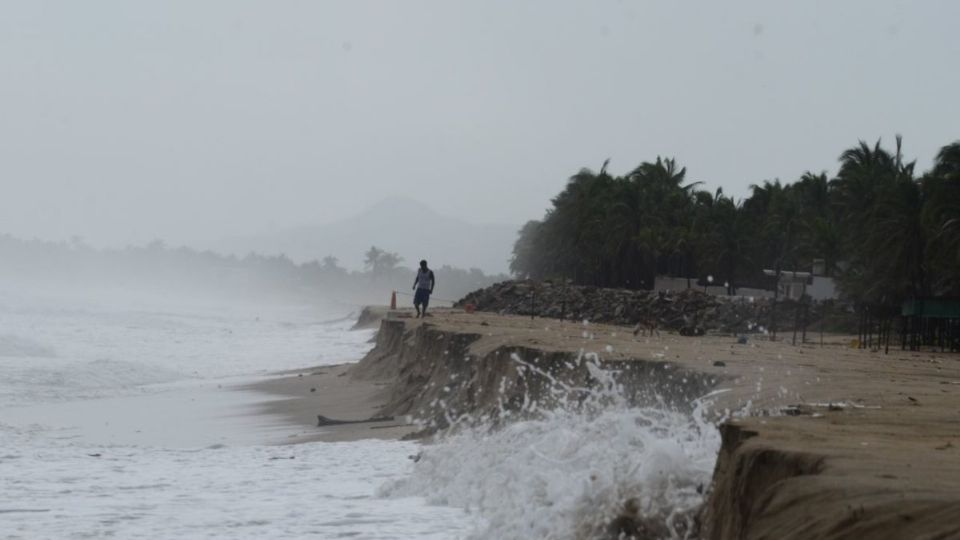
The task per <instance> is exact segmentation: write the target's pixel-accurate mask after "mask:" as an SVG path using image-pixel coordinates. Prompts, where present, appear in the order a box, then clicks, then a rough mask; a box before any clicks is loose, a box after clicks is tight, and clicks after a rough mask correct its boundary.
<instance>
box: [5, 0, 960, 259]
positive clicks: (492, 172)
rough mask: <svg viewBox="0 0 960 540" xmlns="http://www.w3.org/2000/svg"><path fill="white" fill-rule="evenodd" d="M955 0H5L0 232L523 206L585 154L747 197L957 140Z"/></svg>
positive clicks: (522, 211)
mask: <svg viewBox="0 0 960 540" xmlns="http://www.w3.org/2000/svg"><path fill="white" fill-rule="evenodd" d="M957 21H960V2H955V1H952V0H943V1H903V2H894V1H880V0H864V1H859V2H854V1H844V2H835V1H821V2H810V1H805V2H790V3H787V2H771V1H767V0H763V1H755V2H716V1H709V2H707V1H704V2H688V3H684V4H683V6H680V5H679V3H676V2H668V1H663V2H629V1H622V2H598V1H589V2H584V1H579V0H577V1H562V2H561V1H556V0H550V1H542V2H532V1H530V2H525V1H517V0H506V1H499V2H492V1H486V0H485V1H476V2H470V3H468V2H457V1H449V0H442V1H440V0H438V1H435V2H411V1H407V0H404V1H399V0H394V1H385V2H364V1H356V0H349V1H342V2H324V1H318V0H305V1H267V0H263V1H257V2H251V1H239V0H223V1H197V0H189V1H181V2H173V1H155V2H149V3H148V2H129V1H127V0H119V1H114V2H107V1H84V2H77V1H75V0H64V1H61V2H44V1H37V0H23V1H19V2H13V1H3V2H0V77H2V78H0V187H2V194H0V195H2V196H0V232H5V233H11V234H14V235H18V236H28V237H29V236H38V237H42V238H51V239H61V238H68V237H70V236H71V235H74V234H77V235H81V236H83V237H85V238H86V239H88V240H89V241H91V242H93V243H95V244H98V245H104V244H114V245H117V244H125V243H128V242H144V241H148V240H150V239H152V238H157V237H159V238H163V239H166V240H168V241H169V242H171V243H188V244H193V245H203V244H205V243H208V242H212V241H214V240H216V239H218V238H220V237H223V236H228V235H234V234H246V233H254V232H260V231H264V230H267V229H270V228H278V227H286V226H291V225H301V224H308V223H317V222H323V221H330V220H334V219H338V218H342V217H346V216H349V215H351V214H354V213H357V212H359V211H360V210H362V209H363V208H365V207H367V206H370V205H372V204H373V203H375V202H377V201H378V200H379V199H381V198H384V197H386V196H388V195H397V194H407V195H410V196H412V197H414V198H417V199H419V200H421V201H423V202H425V203H427V204H429V205H431V206H432V207H434V208H436V209H437V210H439V211H441V212H443V213H446V214H450V215H454V216H461V217H463V218H464V219H467V220H470V221H474V222H489V223H516V224H519V223H522V222H524V221H526V220H527V219H530V218H537V217H540V216H541V215H542V213H543V210H544V209H545V207H546V206H547V204H548V201H549V199H550V197H552V196H553V195H555V194H556V192H558V191H559V190H560V189H561V188H562V187H563V185H564V183H565V180H566V178H567V177H569V176H570V175H571V174H573V173H575V172H576V171H577V170H578V169H579V168H580V167H582V166H590V167H592V168H595V169H597V168H599V167H600V165H601V164H602V162H603V160H604V159H606V158H607V157H610V158H612V161H611V165H610V169H611V170H612V171H613V172H616V173H622V172H626V171H627V170H629V169H630V168H632V167H633V166H635V165H636V164H637V163H639V162H640V161H642V160H652V159H654V158H655V157H656V156H657V155H664V156H676V158H677V159H678V160H679V161H680V163H681V164H683V165H686V166H687V167H688V170H689V178H690V179H691V180H700V181H704V182H705V183H706V184H707V187H708V188H709V189H714V188H716V187H717V186H723V188H724V190H725V191H727V192H728V193H734V194H736V195H745V194H746V193H747V186H748V185H749V184H752V183H758V182H761V181H762V180H764V179H773V178H780V179H782V180H794V179H795V178H797V177H798V176H799V175H800V174H802V173H803V172H804V171H805V170H807V169H812V170H814V171H820V170H825V169H826V170H831V171H833V170H835V163H836V158H837V156H838V155H839V153H840V152H841V151H842V150H843V149H844V148H846V147H849V146H851V145H853V144H855V143H856V142H857V140H858V139H867V140H870V141H873V140H875V139H876V138H878V137H881V136H882V137H883V138H884V140H885V141H887V142H889V143H891V144H892V142H893V138H894V135H895V134H896V133H902V134H903V135H904V137H905V146H906V153H907V155H908V156H911V157H916V158H918V159H919V166H920V168H921V169H923V168H926V167H928V166H929V164H930V162H931V160H932V158H933V156H934V154H935V153H936V151H937V150H938V148H939V147H940V146H942V145H944V144H947V143H949V142H951V141H954V140H956V139H958V138H960V106H958V102H960V100H958V99H957V92H958V89H960V69H958V65H960V64H958V62H960V60H958V59H960V37H958V35H960V33H958V32H957V30H956V23H957Z"/></svg>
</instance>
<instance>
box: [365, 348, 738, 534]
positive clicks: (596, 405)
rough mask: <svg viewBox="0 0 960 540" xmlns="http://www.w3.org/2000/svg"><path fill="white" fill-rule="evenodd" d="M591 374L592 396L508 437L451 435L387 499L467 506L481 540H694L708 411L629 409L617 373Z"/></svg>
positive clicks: (473, 431)
mask: <svg viewBox="0 0 960 540" xmlns="http://www.w3.org/2000/svg"><path fill="white" fill-rule="evenodd" d="M514 360H515V361H518V359H516V358H515V359H514ZM588 368H589V369H590V372H591V376H592V377H593V378H594V380H596V381H600V383H601V384H600V385H598V386H597V387H595V388H592V389H583V388H569V387H565V388H563V389H562V390H563V391H564V392H565V394H566V395H567V396H569V397H568V399H565V400H562V402H561V404H560V405H559V406H558V407H556V408H553V409H551V410H542V409H541V410H538V411H536V413H535V414H533V415H527V416H526V417H525V419H522V420H518V421H515V422H512V423H509V424H507V425H505V426H503V427H502V428H493V427H491V424H489V423H486V424H481V425H476V424H472V425H461V426H458V427H455V428H454V429H451V430H449V431H448V432H447V434H445V435H442V436H440V438H439V440H438V441H437V443H436V444H432V445H428V446H425V447H424V450H423V451H422V452H421V454H420V455H419V456H417V462H416V464H415V466H414V470H413V473H412V474H411V475H410V476H409V477H406V478H404V479H401V480H398V481H394V482H392V483H390V484H388V485H386V486H385V487H384V488H383V489H382V490H381V493H382V494H383V495H385V496H410V495H414V496H422V497H425V498H427V499H428V500H429V501H430V502H431V503H434V504H440V505H449V506H456V507H461V508H465V509H467V510H468V511H469V512H471V513H473V514H475V515H477V516H478V517H479V519H480V521H481V525H480V526H479V527H478V529H477V530H476V531H475V532H474V537H476V538H550V539H565V538H692V537H695V536H696V534H697V513H698V512H699V509H700V507H701V505H702V503H703V500H704V494H705V490H706V489H707V487H708V486H709V484H710V479H711V476H712V474H713V469H714V465H715V462H716V456H717V452H718V450H719V448H720V435H719V432H718V431H717V429H716V427H715V424H714V423H713V422H712V421H708V420H707V419H706V418H707V412H706V411H707V409H708V406H709V402H708V401H707V400H704V399H701V400H696V401H695V402H694V403H692V404H691V405H692V407H691V408H690V409H688V410H687V411H678V410H675V409H673V408H670V407H667V406H666V405H661V406H655V407H637V406H632V405H631V404H630V403H629V402H628V400H627V399H625V398H624V395H625V393H624V392H623V388H622V387H621V386H620V385H618V384H617V382H616V380H615V377H616V374H615V373H614V372H608V371H605V370H603V369H601V368H600V367H599V362H598V361H593V362H591V363H590V364H588ZM543 375H545V376H547V375H546V374H543ZM551 384H554V385H559V384H560V383H557V382H555V381H551Z"/></svg>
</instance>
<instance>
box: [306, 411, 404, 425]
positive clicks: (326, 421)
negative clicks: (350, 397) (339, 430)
mask: <svg viewBox="0 0 960 540" xmlns="http://www.w3.org/2000/svg"><path fill="white" fill-rule="evenodd" d="M391 420H393V417H392V416H373V417H370V418H367V419H366V420H334V419H333V418H327V417H326V416H323V415H322V414H318V415H317V427H323V426H339V425H342V424H366V423H368V422H389V421H391Z"/></svg>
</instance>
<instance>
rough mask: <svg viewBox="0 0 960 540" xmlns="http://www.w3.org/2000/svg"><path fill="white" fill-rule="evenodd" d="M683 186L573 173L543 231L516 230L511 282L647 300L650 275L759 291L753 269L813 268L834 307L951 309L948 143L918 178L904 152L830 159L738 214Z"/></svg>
mask: <svg viewBox="0 0 960 540" xmlns="http://www.w3.org/2000/svg"><path fill="white" fill-rule="evenodd" d="M700 186H701V184H700V183H699V182H690V181H689V180H688V177H687V171H686V169H685V168H683V167H681V166H680V165H679V164H678V163H676V161H675V160H673V159H661V158H659V157H658V158H657V159H656V161H653V162H644V163H641V164H640V165H639V166H638V167H636V168H635V169H633V170H632V171H631V172H629V173H628V174H626V175H624V176H613V175H611V174H610V173H608V172H607V163H604V164H603V167H601V168H600V171H599V172H594V171H592V170H590V169H583V170H581V171H580V172H578V173H577V174H575V175H574V176H573V177H571V178H570V180H569V182H568V183H567V185H566V187H565V188H564V190H563V191H562V192H561V193H560V194H558V195H557V196H556V197H555V198H554V199H553V201H552V202H553V204H552V208H550V209H549V210H548V211H547V212H546V215H545V216H544V217H543V219H541V220H535V221H530V222H528V223H526V225H524V226H523V228H522V229H521V231H520V234H519V237H518V239H517V241H516V244H515V246H514V250H513V259H512V261H511V270H512V271H513V272H514V273H515V274H517V275H519V276H521V277H526V278H531V279H557V278H559V279H571V280H573V282H575V283H578V284H583V285H596V286H600V287H619V288H630V289H649V288H651V287H652V286H653V283H654V277H655V276H657V275H671V276H679V277H685V278H688V279H689V282H690V283H691V285H692V286H696V285H697V284H704V283H705V282H706V279H707V277H708V276H709V277H710V278H711V280H712V282H713V283H716V284H726V286H727V290H728V292H729V294H736V291H737V288H738V287H757V288H767V289H769V288H771V286H772V283H771V281H770V279H771V278H770V277H769V276H765V275H764V273H763V269H765V268H766V269H776V270H778V271H779V270H781V269H782V270H787V269H789V270H809V269H810V268H811V266H812V264H813V262H814V260H817V259H819V260H821V261H822V265H823V267H824V268H825V272H826V274H827V275H829V276H832V277H835V278H836V279H837V282H838V285H839V287H840V292H841V294H842V295H843V297H844V299H845V300H847V301H848V302H850V303H851V304H855V305H867V306H875V307H884V306H885V307H887V308H889V309H891V310H893V309H899V307H900V306H901V304H902V303H903V302H904V301H905V300H908V299H911V298H919V297H931V296H940V297H944V296H950V297H956V296H960V141H957V142H954V143H952V144H948V145H947V146H944V147H943V148H942V149H941V150H940V152H939V153H938V155H937V158H936V160H935V162H934V165H933V167H932V168H931V169H930V170H929V171H925V172H918V171H916V170H915V162H914V161H910V162H907V161H904V159H903V154H902V140H901V138H900V137H897V140H896V145H895V147H894V148H892V149H890V148H884V147H883V145H882V144H881V141H877V143H876V144H873V145H870V144H868V143H865V142H860V143H859V144H858V145H856V146H854V147H852V148H849V149H847V150H845V151H843V152H842V153H841V154H840V167H839V170H838V172H837V175H836V176H835V177H833V178H830V177H828V175H827V174H826V173H811V172H808V173H806V174H804V175H803V176H801V177H800V178H799V179H797V180H796V181H795V182H792V183H781V182H780V181H779V180H777V181H773V182H770V181H764V182H763V183H761V184H755V185H752V186H751V194H750V196H749V197H747V198H746V199H744V200H734V199H733V198H731V197H729V196H727V195H725V194H724V193H723V191H722V190H721V189H718V190H717V191H716V192H715V193H710V192H708V191H705V190H703V189H700Z"/></svg>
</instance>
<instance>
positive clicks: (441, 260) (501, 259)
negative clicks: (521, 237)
mask: <svg viewBox="0 0 960 540" xmlns="http://www.w3.org/2000/svg"><path fill="white" fill-rule="evenodd" d="M518 229H519V227H518V226H514V225H476V224H473V223H468V222H466V221H463V220H460V219H457V218H453V217H449V216H444V215H442V214H439V213H437V212H436V211H434V210H433V209H432V208H430V207H429V206H427V205H425V204H423V203H420V202H418V201H415V200H413V199H407V198H397V197H394V198H389V199H385V200H383V201H381V202H379V203H377V204H376V205H374V206H373V207H371V208H369V209H367V210H366V211H364V212H362V213H360V214H359V215H357V216H354V217H351V218H347V219H344V220H340V221H335V222H331V223H325V224H319V225H306V226H301V227H294V228H289V229H281V230H279V231H275V232H270V233H266V234H262V235H256V236H246V237H232V238H228V239H225V240H223V241H222V242H221V243H220V244H219V245H218V246H216V249H217V250H218V251H223V252H227V253H234V254H236V255H239V256H242V255H245V254H247V253H249V252H251V251H255V252H257V253H262V254H270V255H276V254H281V253H283V254H285V255H287V256H288V257H290V258H291V259H293V260H294V261H297V262H302V261H307V260H312V259H322V258H323V257H325V256H327V255H333V256H334V257H337V258H338V259H340V265H341V266H344V267H346V268H348V269H361V268H362V267H363V254H364V253H365V252H366V250H368V249H369V248H370V246H377V247H378V248H381V249H385V250H387V251H395V252H397V253H399V254H400V256H401V257H403V259H404V262H403V264H404V265H405V266H411V267H412V266H415V265H416V264H417V262H418V261H419V260H420V259H427V260H428V261H430V266H432V267H440V266H442V265H444V264H449V265H450V266H456V267H460V268H464V269H467V268H479V269H481V270H483V271H484V272H486V273H498V272H503V273H506V272H507V268H508V264H509V262H508V261H509V258H510V254H511V251H512V249H513V242H514V240H516V236H517V230H518Z"/></svg>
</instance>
